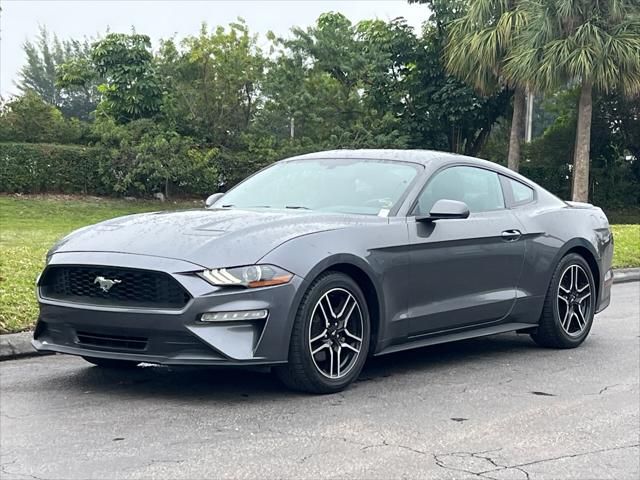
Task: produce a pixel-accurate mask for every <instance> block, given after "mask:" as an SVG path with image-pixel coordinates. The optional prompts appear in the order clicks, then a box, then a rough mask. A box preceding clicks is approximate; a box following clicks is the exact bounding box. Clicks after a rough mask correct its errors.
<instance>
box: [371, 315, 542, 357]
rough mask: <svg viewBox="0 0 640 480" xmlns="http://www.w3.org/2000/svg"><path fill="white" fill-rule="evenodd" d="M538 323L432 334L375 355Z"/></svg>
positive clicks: (511, 330)
mask: <svg viewBox="0 0 640 480" xmlns="http://www.w3.org/2000/svg"><path fill="white" fill-rule="evenodd" d="M536 327H537V325H532V324H531V323H513V322H512V323H503V324H500V325H493V326H491V327H484V328H475V329H470V330H465V331H464V332H456V333H449V334H442V335H432V336H430V337H428V338H421V339H419V340H413V341H409V342H406V343H402V344H399V345H391V346H389V347H387V348H385V349H384V350H382V351H380V352H378V353H376V354H375V355H374V356H376V357H379V356H380V355H386V354H388V353H395V352H401V351H403V350H411V349H412V348H420V347H428V346H429V345H438V344H440V343H448V342H457V341H459V340H468V339H470V338H477V337H486V336H488V335H497V334H498V333H507V332H513V331H516V330H517V331H521V330H530V329H533V328H536Z"/></svg>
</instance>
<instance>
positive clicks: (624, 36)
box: [505, 0, 640, 201]
mask: <svg viewBox="0 0 640 480" xmlns="http://www.w3.org/2000/svg"><path fill="white" fill-rule="evenodd" d="M521 9H522V11H523V13H524V15H526V17H527V26H526V27H525V28H524V29H523V30H522V33H521V34H520V35H519V36H518V37H517V40H516V43H517V45H516V46H515V47H514V50H513V52H512V53H511V54H510V55H508V58H507V61H506V65H505V72H506V74H507V75H508V76H509V78H511V79H513V80H514V81H517V82H521V83H522V82H528V83H529V84H530V85H532V86H533V87H535V88H537V89H539V90H542V91H551V90H553V89H556V88H558V87H560V86H563V85H566V84H574V83H575V84H577V85H579V86H580V97H579V103H578V105H579V107H578V117H577V126H576V134H575V148H574V158H573V188H572V197H573V199H574V200H576V201H587V200H588V197H589V160H590V155H589V154H590V145H591V123H592V111H593V89H594V88H595V89H596V90H600V91H602V92H611V91H614V90H615V89H620V90H621V91H623V92H625V93H626V94H629V95H634V94H638V93H640V7H639V6H638V3H637V2H635V1H631V0H580V1H576V0H545V1H526V2H523V3H522V4H521Z"/></svg>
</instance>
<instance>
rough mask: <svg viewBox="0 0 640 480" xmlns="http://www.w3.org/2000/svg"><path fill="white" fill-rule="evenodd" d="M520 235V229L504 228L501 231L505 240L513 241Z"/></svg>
mask: <svg viewBox="0 0 640 480" xmlns="http://www.w3.org/2000/svg"><path fill="white" fill-rule="evenodd" d="M521 236H522V233H521V232H520V230H515V229H514V230H505V231H504V232H502V240H504V241H505V242H515V241H516V240H518V239H519V238H520V237H521Z"/></svg>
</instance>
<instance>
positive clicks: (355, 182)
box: [215, 159, 421, 215]
mask: <svg viewBox="0 0 640 480" xmlns="http://www.w3.org/2000/svg"><path fill="white" fill-rule="evenodd" d="M419 168H421V167H420V166H419V165H415V164H412V163H402V162H385V161H377V160H360V159H353V160H348V159H327V160H296V161H289V162H283V163H277V164H275V165H273V166H272V167H269V168H267V169H265V170H263V171H261V172H259V173H257V174H256V175H254V176H253V177H251V178H249V179H248V180H246V181H245V182H242V183H241V184H239V185H238V186H237V187H235V188H233V189H232V190H230V191H229V192H228V193H226V194H225V195H224V197H222V198H221V199H220V200H219V201H218V202H217V203H216V204H215V206H216V207H220V206H229V207H240V208H243V207H244V208H247V207H262V208H278V209H285V208H298V209H305V210H320V211H326V212H337V213H359V214H366V215H386V213H388V211H389V210H390V209H392V208H393V206H394V205H395V204H396V203H397V202H398V200H399V199H400V197H401V196H402V194H403V193H404V191H405V190H406V189H407V187H408V186H409V185H410V184H411V182H412V181H413V179H414V178H415V177H416V175H417V174H418V169H419Z"/></svg>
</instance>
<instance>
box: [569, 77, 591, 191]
mask: <svg viewBox="0 0 640 480" xmlns="http://www.w3.org/2000/svg"><path fill="white" fill-rule="evenodd" d="M591 90H592V85H591V81H590V80H585V81H584V82H583V83H582V89H581V91H580V103H579V104H578V128H577V129H576V145H575V148H574V153H573V189H572V192H573V193H572V200H573V201H574V202H587V201H588V200H589V151H590V148H591V111H592V107H593V99H592V96H591Z"/></svg>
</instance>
